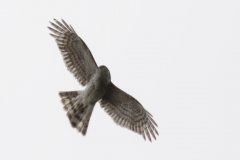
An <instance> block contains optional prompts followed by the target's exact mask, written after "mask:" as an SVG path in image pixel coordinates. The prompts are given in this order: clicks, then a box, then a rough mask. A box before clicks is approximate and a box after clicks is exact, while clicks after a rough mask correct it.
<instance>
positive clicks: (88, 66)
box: [48, 19, 98, 86]
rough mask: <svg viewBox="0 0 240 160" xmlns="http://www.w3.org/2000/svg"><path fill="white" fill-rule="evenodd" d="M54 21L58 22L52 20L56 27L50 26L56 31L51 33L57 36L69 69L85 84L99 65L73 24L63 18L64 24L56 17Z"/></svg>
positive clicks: (56, 38)
mask: <svg viewBox="0 0 240 160" xmlns="http://www.w3.org/2000/svg"><path fill="white" fill-rule="evenodd" d="M54 21H55V23H56V24H55V23H52V22H50V23H51V25H52V26H53V27H54V29H53V28H51V27H48V28H49V29H50V30H51V31H52V32H53V33H54V34H50V35H51V36H53V37H54V38H55V40H56V42H57V44H58V48H59V49H60V51H61V53H62V55H63V59H64V62H65V64H66V66H67V68H68V70H69V71H70V72H71V73H73V75H74V77H75V78H76V79H77V80H78V81H79V83H80V84H82V85H83V86H85V85H86V84H87V83H88V82H89V81H90V79H91V77H92V75H93V74H94V73H95V71H96V69H97V68H98V66H97V64H96V62H95V60H94V58H93V56H92V54H91V52H90V50H89V49H88V47H87V45H86V44H85V43H84V41H83V40H82V39H81V38H80V37H79V36H78V35H77V33H76V32H75V31H74V29H73V28H72V26H71V25H70V26H69V25H68V24H67V23H66V22H65V21H64V20H62V22H63V24H62V23H60V22H59V21H57V20H56V19H54Z"/></svg>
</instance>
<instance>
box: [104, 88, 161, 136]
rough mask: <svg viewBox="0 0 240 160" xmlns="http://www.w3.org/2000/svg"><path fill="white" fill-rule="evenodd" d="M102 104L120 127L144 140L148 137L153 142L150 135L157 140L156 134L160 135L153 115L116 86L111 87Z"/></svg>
mask: <svg viewBox="0 0 240 160" xmlns="http://www.w3.org/2000/svg"><path fill="white" fill-rule="evenodd" d="M100 104H101V106H102V108H104V109H105V111H106V112H107V113H108V114H109V115H110V116H111V117H112V119H113V120H114V121H115V122H116V123H117V124H118V125H120V126H123V127H125V128H128V129H130V130H132V131H134V132H137V133H139V134H141V135H142V136H143V138H144V139H146V138H145V135H147V137H148V139H149V140H150V141H151V137H150V134H151V135H152V136H153V137H154V139H156V137H155V134H154V132H155V133H156V134H157V135H158V132H157V130H156V128H155V126H157V124H156V122H155V121H154V120H153V119H152V115H151V114H150V113H149V112H148V111H147V110H145V109H144V108H143V106H142V105H141V104H140V103H139V102H138V101H137V100H136V99H135V98H133V97H132V96H130V95H129V94H127V93H125V92H124V91H122V90H121V89H119V88H117V87H116V86H115V85H114V84H110V85H109V87H108V90H107V92H106V94H105V95H104V97H103V98H102V100H101V101H100ZM149 132H150V134H149Z"/></svg>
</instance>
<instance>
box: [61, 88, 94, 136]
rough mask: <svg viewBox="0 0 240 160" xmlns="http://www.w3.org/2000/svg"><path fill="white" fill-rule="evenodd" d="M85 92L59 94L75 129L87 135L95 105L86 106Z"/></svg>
mask: <svg viewBox="0 0 240 160" xmlns="http://www.w3.org/2000/svg"><path fill="white" fill-rule="evenodd" d="M82 93H83V91H70V92H59V95H60V97H61V99H62V103H63V105H64V109H65V110H66V111H67V116H68V118H69V121H70V123H71V125H72V127H73V128H76V129H77V130H78V131H79V132H81V133H82V134H83V135H86V133H87V129H88V124H89V121H90V118H91V115H92V111H93V108H94V105H95V104H91V105H90V104H89V105H84V104H83V103H81V102H82Z"/></svg>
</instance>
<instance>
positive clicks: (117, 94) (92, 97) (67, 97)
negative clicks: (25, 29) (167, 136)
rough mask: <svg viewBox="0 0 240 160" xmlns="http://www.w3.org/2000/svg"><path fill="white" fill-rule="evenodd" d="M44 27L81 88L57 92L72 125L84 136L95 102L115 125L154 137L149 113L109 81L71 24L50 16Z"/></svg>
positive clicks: (105, 72)
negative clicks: (47, 24)
mask: <svg viewBox="0 0 240 160" xmlns="http://www.w3.org/2000/svg"><path fill="white" fill-rule="evenodd" d="M54 21H55V23H56V24H55V23H52V22H50V23H51V25H52V26H53V27H54V28H51V27H48V28H49V29H50V30H51V31H52V32H53V33H54V34H50V35H51V36H53V37H54V38H55V40H56V42H57V45H58V48H59V49H60V51H61V53H62V56H63V59H64V62H65V64H66V66H67V68H68V70H69V71H70V72H71V73H72V74H73V75H74V77H75V78H76V79H77V80H78V82H79V83H80V84H82V85H83V86H85V85H87V86H86V88H85V89H84V90H82V91H69V92H59V95H60V97H61V99H62V103H63V105H64V109H65V110H66V111H67V116H68V118H69V120H70V123H71V125H72V127H74V128H76V129H77V130H78V131H79V132H81V133H82V134H83V135H86V132H87V128H88V124H89V121H90V118H91V114H92V111H93V108H94V106H95V104H96V102H97V101H99V100H101V101H100V104H101V107H102V108H104V110H105V111H106V112H107V113H108V114H109V115H110V116H111V117H112V118H113V120H114V122H116V123H117V124H118V125H120V126H123V127H125V128H128V129H130V130H132V131H134V132H136V133H139V134H141V135H142V136H143V138H144V139H146V138H145V137H146V136H147V137H148V139H149V140H150V141H151V136H152V137H153V138H154V139H156V136H155V134H158V132H157V130H156V128H155V127H156V126H157V124H156V122H155V121H154V120H153V118H152V115H151V114H150V113H149V112H148V111H147V110H145V109H144V108H143V106H142V105H141V104H140V103H139V102H138V101H137V100H136V99H135V98H133V97H132V96H130V95H129V94H127V93H125V92H124V91H122V90H121V89H119V88H117V87H116V86H115V85H114V84H113V83H112V82H111V76H110V72H109V70H108V68H107V67H106V66H100V67H98V66H97V64H96V62H95V60H94V58H93V56H92V54H91V52H90V50H89V49H88V47H87V45H86V44H85V43H84V41H83V40H82V39H81V38H80V37H79V36H78V35H77V33H76V32H75V31H74V29H73V27H72V26H71V25H68V24H67V23H66V22H65V21H63V20H62V23H61V22H59V21H57V20H56V19H54Z"/></svg>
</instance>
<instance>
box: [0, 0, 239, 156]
mask: <svg viewBox="0 0 240 160" xmlns="http://www.w3.org/2000/svg"><path fill="white" fill-rule="evenodd" d="M53 18H56V19H61V18H63V19H64V20H65V21H66V22H67V23H70V24H71V25H72V26H73V27H74V29H75V30H76V32H77V33H78V35H80V36H81V38H82V39H83V40H84V41H85V42H86V44H87V45H88V47H89V48H90V50H91V51H92V53H93V56H94V57H95V60H96V62H97V64H98V65H106V66H107V67H108V68H109V70H110V72H111V76H112V81H113V82H114V83H115V84H116V85H117V86H118V87H120V88H121V89H123V90H124V91H126V92H127V93H129V94H131V95H132V96H134V97H135V98H136V99H138V100H139V101H140V102H141V104H142V105H143V106H144V107H145V108H146V109H147V110H148V111H149V112H150V113H152V114H153V116H154V119H155V121H156V122H157V123H158V125H159V127H158V132H159V136H158V137H157V140H156V141H153V142H152V143H150V142H149V141H144V140H143V138H142V137H141V136H139V135H138V134H135V133H133V132H131V131H129V130H127V129H124V128H122V127H119V126H117V125H116V124H115V123H114V122H113V121H112V119H111V118H110V116H108V115H107V114H106V113H105V112H104V110H103V109H101V108H100V105H99V103H97V104H96V106H95V109H94V111H93V114H92V117H91V121H90V125H89V128H88V132H87V135H86V136H85V137H83V136H82V135H81V134H79V133H77V131H76V130H74V129H72V128H71V126H70V124H69V121H68V119H67V117H66V115H65V111H64V110H63V106H62V104H61V103H60V98H59V96H58V91H71V90H80V89H83V87H82V86H80V85H79V84H78V82H77V81H76V80H75V78H73V76H72V75H71V74H70V73H69V72H68V70H67V69H66V67H65V65H64V63H63V60H62V57H61V54H60V52H59V50H58V49H57V45H56V44H55V41H54V39H53V38H52V37H51V36H49V31H48V29H47V26H49V23H48V21H52V20H53ZM0 54H1V58H0V73H1V78H0V89H1V102H0V126H1V130H0V132H1V133H0V148H1V154H0V159H4V160H5V159H13V160H16V159H23V160H33V159H34V160H38V159H39V160H55V159H56V160H66V159H73V160H74V159H104V160H113V159H120V160H123V159H124V160H127V159H131V160H132V159H151V160H152V159H158V160H160V159H161V160H175V159H176V160H198V159H201V160H206V159H211V160H213V159H217V160H219V159H224V160H226V159H229V160H230V159H231V160H234V159H240V152H239V151H240V137H239V135H240V62H239V61H240V1H239V0H236V1H233V0H226V1H223V0H216V1H213V0H206V1H203V0H195V1H192V0H189V1H187V0H182V1H180V0H166V1H163V0H162V1H160V0H156V1H151V0H148V1H143V0H142V1H140V0H136V1H122V0H121V1H110V0H109V1H89V0H86V1H80V0H76V1H70V0H66V1H60V0H55V1H50V0H47V1H43V0H41V1H35V2H34V1H32V0H5V1H3V0H0Z"/></svg>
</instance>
